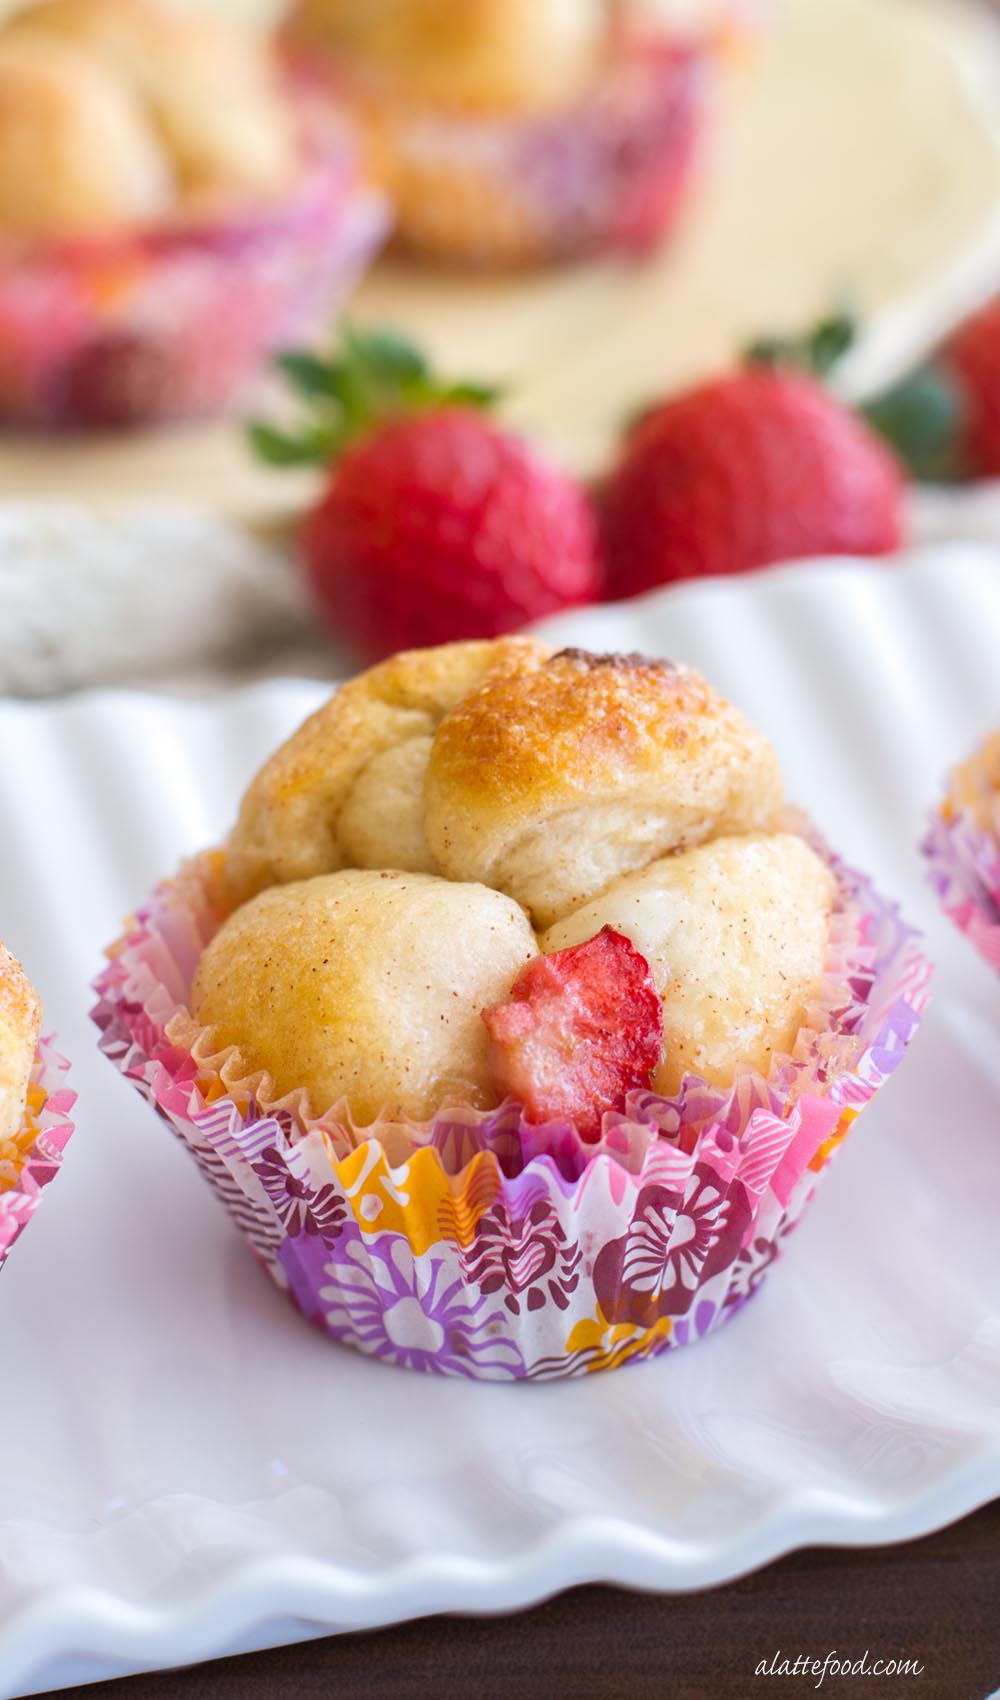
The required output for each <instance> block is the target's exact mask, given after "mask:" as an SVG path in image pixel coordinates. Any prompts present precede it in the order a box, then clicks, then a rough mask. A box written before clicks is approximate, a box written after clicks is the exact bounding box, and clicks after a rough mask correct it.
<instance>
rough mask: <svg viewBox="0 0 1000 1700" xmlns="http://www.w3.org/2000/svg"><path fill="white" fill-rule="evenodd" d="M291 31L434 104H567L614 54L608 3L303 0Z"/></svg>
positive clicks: (511, 107)
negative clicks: (610, 44) (611, 52)
mask: <svg viewBox="0 0 1000 1700" xmlns="http://www.w3.org/2000/svg"><path fill="white" fill-rule="evenodd" d="M292 29H293V33H294V34H295V36H296V37H297V38H298V39H299V40H300V41H303V42H306V43H308V42H313V43H316V44H318V45H320V46H322V47H324V48H326V49H328V50H330V51H332V52H334V53H337V54H339V55H340V56H341V58H342V60H343V62H344V63H345V64H346V66H347V67H348V68H349V69H351V70H353V71H354V73H355V74H356V75H359V76H360V77H362V78H368V79H370V80H372V81H374V82H375V83H376V84H377V85H381V86H383V87H386V88H388V89H389V90H391V91H392V92H393V93H394V94H395V95H396V96H397V97H399V98H402V99H406V100H409V101H412V102H413V103H415V104H419V105H424V106H428V107H436V108H446V109H452V110H456V109H459V110H463V109H464V110H467V111H476V112H511V111H513V112H525V111H544V110H546V109H549V108H557V107H560V106H564V105H567V104H569V103H571V102H572V101H573V100H575V99H576V98H578V97H579V96H580V95H581V94H582V93H583V92H584V91H585V90H586V89H587V87H588V86H589V85H590V84H591V82H592V81H593V80H594V78H595V76H596V75H597V72H598V70H599V67H600V64H601V60H602V57H603V55H604V53H605V52H606V49H607V45H608V40H609V33H610V16H609V11H608V6H607V4H606V0H301V3H300V5H299V6H298V7H297V8H296V10H295V13H294V15H293V21H292Z"/></svg>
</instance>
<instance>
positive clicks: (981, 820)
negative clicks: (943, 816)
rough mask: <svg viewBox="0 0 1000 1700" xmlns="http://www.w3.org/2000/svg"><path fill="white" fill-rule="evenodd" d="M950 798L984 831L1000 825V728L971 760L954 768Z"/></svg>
mask: <svg viewBox="0 0 1000 1700" xmlns="http://www.w3.org/2000/svg"><path fill="white" fill-rule="evenodd" d="M948 801H949V803H950V804H951V807H952V808H953V809H962V810H964V811H966V812H967V813H968V814H970V815H971V816H972V818H973V820H974V821H975V822H976V825H977V826H978V827H979V828H980V829H981V830H982V831H983V832H991V833H996V832H997V831H998V828H1000V729H998V730H997V731H996V732H993V733H991V734H990V736H989V737H988V738H987V739H986V740H985V742H984V743H983V744H982V745H981V746H980V748H979V749H978V750H977V751H976V752H975V754H974V755H972V756H970V757H969V759H968V761H964V762H961V763H960V765H959V766H958V767H956V768H954V769H953V771H952V774H951V778H950V782H949V786H948Z"/></svg>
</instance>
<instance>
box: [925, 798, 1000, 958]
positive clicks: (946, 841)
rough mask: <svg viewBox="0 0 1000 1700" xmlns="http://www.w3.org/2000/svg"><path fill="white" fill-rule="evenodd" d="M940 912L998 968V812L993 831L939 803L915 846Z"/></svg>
mask: <svg viewBox="0 0 1000 1700" xmlns="http://www.w3.org/2000/svg"><path fill="white" fill-rule="evenodd" d="M920 848H921V850H922V851H923V854H924V856H925V858H926V861H927V873H928V878H929V880H930V882H931V885H932V886H933V887H934V890H935V892H936V893H937V898H938V902H939V903H940V905H941V908H942V909H943V910H944V912H945V914H946V915H947V916H949V918H950V919H951V920H952V921H954V923H955V925H956V927H957V928H958V929H959V932H961V933H964V934H965V937H966V938H967V939H968V940H969V942H970V944H971V945H972V946H973V947H974V949H976V950H977V951H978V952H979V954H980V956H981V957H983V958H984V960H985V961H986V962H988V963H989V964H990V967H991V968H995V969H996V970H997V971H998V973H1000V811H998V820H997V830H996V833H995V834H994V833H991V832H989V831H988V830H987V829H986V828H985V827H983V826H981V825H979V824H978V823H977V821H976V820H975V819H974V818H973V816H972V815H971V814H970V813H969V812H968V811H967V810H965V809H960V808H955V807H954V806H953V805H952V804H950V803H945V804H943V805H942V806H941V807H940V808H939V809H936V810H935V811H934V813H933V814H932V816H931V821H930V825H929V827H928V830H927V833H926V835H925V837H924V839H923V842H922V844H921V846H920Z"/></svg>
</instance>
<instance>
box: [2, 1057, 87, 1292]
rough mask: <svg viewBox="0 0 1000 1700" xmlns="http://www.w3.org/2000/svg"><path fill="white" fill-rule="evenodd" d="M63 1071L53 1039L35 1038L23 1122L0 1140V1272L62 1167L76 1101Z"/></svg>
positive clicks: (63, 1064) (67, 1066)
mask: <svg viewBox="0 0 1000 1700" xmlns="http://www.w3.org/2000/svg"><path fill="white" fill-rule="evenodd" d="M68 1069H69V1063H68V1062H67V1061H66V1059H65V1058H64V1057H61V1056H60V1055H59V1052H58V1051H57V1050H56V1048H55V1042H54V1040H53V1039H51V1038H47V1039H42V1040H40V1042H39V1045H38V1050H37V1052H36V1055H35V1064H34V1067H33V1069H32V1071H31V1079H30V1081H29V1084H28V1101H27V1104H26V1106H25V1112H24V1120H23V1122H22V1124H21V1127H20V1129H19V1131H18V1132H17V1133H16V1134H15V1135H14V1137H13V1139H9V1140H0V1269H2V1268H3V1266H4V1263H5V1262H6V1260H7V1258H8V1257H9V1256H10V1253H11V1250H12V1249H13V1246H14V1244H15V1241H17V1240H18V1239H19V1238H20V1236H21V1234H23V1232H24V1230H25V1228H26V1227H27V1226H28V1223H29V1222H30V1221H31V1218H32V1216H33V1215H34V1214H35V1211H36V1210H37V1209H38V1206H39V1205H40V1204H41V1202H42V1195H43V1193H44V1191H45V1188H46V1187H47V1186H48V1185H49V1183H50V1181H53V1180H54V1179H55V1177H56V1175H57V1174H58V1173H59V1170H60V1168H61V1166H62V1160H63V1154H64V1152H65V1150H66V1146H67V1144H68V1143H69V1138H70V1135H71V1133H72V1132H73V1123H72V1121H71V1120H70V1111H71V1110H72V1108H73V1105H74V1104H75V1102H76V1093H75V1092H72V1091H71V1090H70V1088H69V1087H68V1086H67V1085H66V1074H67V1071H68Z"/></svg>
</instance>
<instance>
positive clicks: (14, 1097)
mask: <svg viewBox="0 0 1000 1700" xmlns="http://www.w3.org/2000/svg"><path fill="white" fill-rule="evenodd" d="M41 1024H42V1006H41V1004H40V1003H39V1001H38V994H37V993H36V991H35V989H34V987H33V986H32V984H31V982H30V981H29V979H28V977H27V975H26V974H25V972H24V969H23V968H22V967H21V964H20V963H19V962H17V961H15V959H14V957H13V956H11V954H10V951H9V950H6V949H5V948H4V946H3V944H2V943H0V1145H2V1144H3V1141H4V1140H6V1139H11V1138H13V1136H14V1134H16V1133H17V1131H18V1129H19V1128H20V1126H21V1122H22V1120H23V1119H24V1106H25V1102H26V1099H27V1092H28V1077H29V1075H30V1074H31V1066H32V1063H33V1062H34V1060H35V1047H36V1045H37V1044H38V1035H39V1031H40V1029H41Z"/></svg>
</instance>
